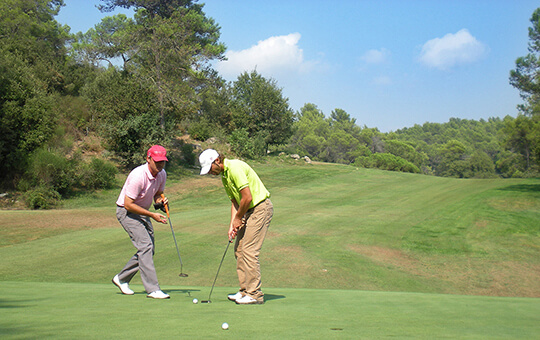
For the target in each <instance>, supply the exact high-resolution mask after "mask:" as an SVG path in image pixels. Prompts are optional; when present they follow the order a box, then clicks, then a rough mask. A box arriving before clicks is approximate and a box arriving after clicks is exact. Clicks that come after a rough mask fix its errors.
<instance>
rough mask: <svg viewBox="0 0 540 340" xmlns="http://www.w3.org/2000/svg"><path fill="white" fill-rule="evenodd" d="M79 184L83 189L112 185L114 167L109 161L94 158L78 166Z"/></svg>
mask: <svg viewBox="0 0 540 340" xmlns="http://www.w3.org/2000/svg"><path fill="white" fill-rule="evenodd" d="M79 173H80V178H79V185H80V186H81V187H82V188H85V189H109V188H112V187H113V186H114V183H115V175H116V173H117V171H116V168H115V167H114V165H112V164H111V163H109V162H106V161H104V160H102V159H99V158H94V159H92V161H91V162H90V163H89V164H83V165H82V166H80V171H79Z"/></svg>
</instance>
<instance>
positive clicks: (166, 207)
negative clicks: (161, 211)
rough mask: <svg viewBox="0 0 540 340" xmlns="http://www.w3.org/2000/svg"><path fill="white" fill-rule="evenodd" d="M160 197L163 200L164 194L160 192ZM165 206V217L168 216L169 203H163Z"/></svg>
mask: <svg viewBox="0 0 540 340" xmlns="http://www.w3.org/2000/svg"><path fill="white" fill-rule="evenodd" d="M161 199H162V200H164V199H165V195H163V194H161ZM164 206H165V212H166V213H167V217H169V205H168V204H164Z"/></svg>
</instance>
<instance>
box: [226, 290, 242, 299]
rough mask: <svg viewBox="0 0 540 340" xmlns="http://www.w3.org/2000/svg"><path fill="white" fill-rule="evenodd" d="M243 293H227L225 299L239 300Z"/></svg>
mask: <svg viewBox="0 0 540 340" xmlns="http://www.w3.org/2000/svg"><path fill="white" fill-rule="evenodd" d="M243 296H244V295H242V293H240V292H238V293H236V294H229V295H227V299H229V300H231V301H236V300H240V299H241V298H242V297H243Z"/></svg>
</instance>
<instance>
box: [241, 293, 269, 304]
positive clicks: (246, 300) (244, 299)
mask: <svg viewBox="0 0 540 340" xmlns="http://www.w3.org/2000/svg"><path fill="white" fill-rule="evenodd" d="M236 303H237V304H239V305H262V304H263V303H264V300H263V299H261V300H260V301H259V300H255V299H254V298H252V297H251V296H249V295H244V297H242V298H241V299H238V300H236Z"/></svg>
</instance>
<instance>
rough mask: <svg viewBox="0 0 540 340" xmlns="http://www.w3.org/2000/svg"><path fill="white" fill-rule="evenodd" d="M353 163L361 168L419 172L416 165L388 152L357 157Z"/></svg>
mask: <svg viewBox="0 0 540 340" xmlns="http://www.w3.org/2000/svg"><path fill="white" fill-rule="evenodd" d="M354 165H355V166H359V167H363V168H375V169H380V170H389V171H401V172H412V173H420V169H419V168H418V167H417V166H416V165H414V164H412V163H411V162H408V161H406V160H404V159H403V158H401V157H398V156H394V155H392V154H389V153H376V154H372V155H370V156H368V157H365V156H362V157H358V158H357V159H356V160H355V162H354Z"/></svg>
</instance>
